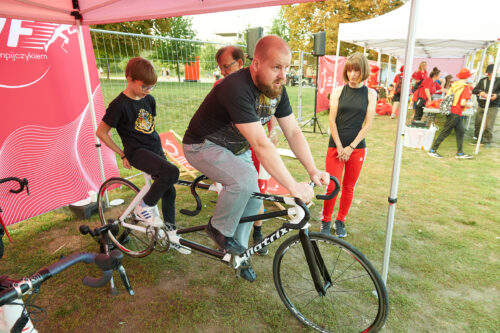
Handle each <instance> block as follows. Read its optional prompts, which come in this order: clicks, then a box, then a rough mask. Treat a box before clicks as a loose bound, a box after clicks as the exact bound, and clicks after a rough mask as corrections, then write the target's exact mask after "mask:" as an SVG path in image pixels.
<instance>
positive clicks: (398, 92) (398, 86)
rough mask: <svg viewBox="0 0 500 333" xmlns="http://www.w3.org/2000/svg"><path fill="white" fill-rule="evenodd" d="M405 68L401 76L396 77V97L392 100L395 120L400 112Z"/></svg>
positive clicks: (401, 70) (401, 71)
mask: <svg viewBox="0 0 500 333" xmlns="http://www.w3.org/2000/svg"><path fill="white" fill-rule="evenodd" d="M404 69H405V66H401V68H400V69H399V72H400V73H399V74H398V75H396V76H395V77H394V81H393V83H394V97H393V98H392V113H391V118H395V117H396V115H397V113H398V110H399V101H400V100H401V86H402V85H403V71H404Z"/></svg>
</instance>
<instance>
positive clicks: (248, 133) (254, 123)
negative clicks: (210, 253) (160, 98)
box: [183, 35, 329, 281]
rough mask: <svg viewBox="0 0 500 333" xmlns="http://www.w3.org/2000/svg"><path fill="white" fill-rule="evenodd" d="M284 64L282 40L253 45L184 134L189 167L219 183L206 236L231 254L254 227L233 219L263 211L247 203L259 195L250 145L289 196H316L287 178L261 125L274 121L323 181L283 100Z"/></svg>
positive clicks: (249, 272) (248, 275)
mask: <svg viewBox="0 0 500 333" xmlns="http://www.w3.org/2000/svg"><path fill="white" fill-rule="evenodd" d="M290 61H291V53H290V48H289V46H288V44H287V43H286V42H285V41H284V40H283V39H281V38H280V37H278V36H273V35H270V36H265V37H262V38H261V39H260V40H259V41H258V42H257V45H256V46H255V53H254V59H253V61H252V64H251V65H250V67H249V68H244V69H242V70H240V71H238V72H236V73H233V74H231V75H228V76H227V77H226V78H225V79H224V80H222V82H221V83H220V84H218V85H216V86H215V87H214V88H213V89H212V91H211V92H210V93H209V94H208V95H207V97H206V98H205V100H204V101H203V103H202V104H201V105H200V107H199V108H198V110H197V111H196V113H195V114H194V116H193V118H192V119H191V122H190V123H189V126H188V129H187V131H186V134H185V135H184V139H183V144H184V153H185V155H186V159H187V160H188V161H189V163H190V164H191V165H193V166H194V167H195V168H197V169H198V170H199V171H201V172H203V173H204V174H205V175H206V176H207V177H209V178H210V179H212V180H214V181H217V182H220V183H222V184H224V187H223V189H222V191H221V193H220V195H219V198H218V200H217V204H216V207H215V212H214V215H213V217H212V219H211V220H210V222H209V223H208V226H207V233H208V235H209V236H210V237H211V238H212V239H213V240H214V241H215V243H216V244H217V245H218V246H219V247H221V248H224V249H225V250H226V251H227V252H228V253H231V254H235V255H241V254H242V253H243V252H244V251H245V250H246V248H247V246H248V238H249V235H250V231H251V228H252V224H251V223H241V224H239V220H240V219H241V218H242V217H245V216H251V215H256V214H257V212H258V211H259V208H260V206H261V204H262V202H261V200H258V199H253V198H251V195H252V193H253V192H259V188H258V186H257V177H258V175H257V172H256V170H255V168H254V166H253V164H252V158H251V153H250V151H249V148H250V146H251V147H252V148H253V150H254V152H255V154H256V155H257V158H258V159H259V161H260V162H261V163H262V165H263V166H264V168H265V169H266V170H267V171H268V172H269V173H270V174H271V176H273V177H274V178H275V179H276V180H277V181H278V182H279V183H280V184H281V185H282V186H284V187H285V188H286V189H287V190H288V191H289V192H290V193H291V195H293V196H294V197H298V198H300V199H301V200H302V201H304V202H306V203H308V202H309V201H311V199H312V198H313V196H314V192H313V190H312V188H311V186H309V184H308V183H306V182H297V181H296V180H295V179H294V177H292V175H291V174H290V172H289V171H288V170H287V168H286V167H285V165H284V163H283V161H282V160H281V157H280V156H279V154H278V151H277V150H276V147H275V146H274V145H273V144H272V143H271V141H270V140H269V138H268V137H267V136H266V133H265V131H264V128H263V127H262V125H263V124H266V123H267V122H268V121H269V120H270V119H271V117H272V116H273V115H274V116H275V117H276V118H277V120H278V123H279V125H280V127H281V129H282V130H283V134H284V135H285V137H286V139H287V140H288V143H289V145H290V148H291V149H292V151H293V152H294V153H295V156H297V158H298V160H299V161H300V162H301V163H302V165H303V166H304V168H305V169H306V171H307V173H308V175H309V178H310V179H311V180H312V181H313V182H315V183H316V184H317V185H322V184H323V185H325V184H328V182H329V176H328V174H327V173H326V172H323V171H320V170H318V169H317V168H316V165H315V163H314V160H313V158H312V154H311V151H310V149H309V145H308V143H307V141H306V139H305V137H304V135H303V134H302V131H301V130H300V127H299V126H298V124H297V121H296V120H295V117H294V115H293V112H292V108H291V106H290V103H289V100H288V95H287V93H286V89H285V87H284V84H285V81H286V72H287V71H288V69H289V67H290ZM240 274H241V277H243V278H244V279H246V280H248V281H254V280H255V279H256V274H255V272H254V271H253V269H252V267H251V266H249V267H248V268H246V269H242V270H241V272H240Z"/></svg>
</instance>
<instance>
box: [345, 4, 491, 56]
mask: <svg viewBox="0 0 500 333" xmlns="http://www.w3.org/2000/svg"><path fill="white" fill-rule="evenodd" d="M498 7H499V5H498V1H497V0H475V1H473V2H471V1H469V0H438V1H435V0H420V1H419V22H418V25H417V27H416V30H415V39H416V40H415V49H414V57H424V58H452V57H456V58H464V57H465V56H466V55H468V54H469V53H471V52H474V51H477V50H478V49H483V48H486V47H488V45H489V44H491V43H493V42H495V41H496V40H497V38H498V37H499V32H500V21H499V19H498V9H499V8H498ZM409 17H410V3H409V2H408V3H406V4H404V5H403V6H401V7H399V8H398V9H395V10H393V11H391V12H389V13H387V14H384V15H381V16H378V17H375V18H372V19H369V20H365V21H360V22H355V23H343V24H340V25H339V40H341V41H343V42H348V43H353V44H356V45H360V46H363V47H366V48H368V49H377V50H379V51H380V52H381V53H383V54H389V55H391V56H395V57H399V58H402V57H404V55H405V50H406V44H407V41H408V40H407V36H408V18H409Z"/></svg>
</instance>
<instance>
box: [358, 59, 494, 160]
mask: <svg viewBox="0 0 500 333" xmlns="http://www.w3.org/2000/svg"><path fill="white" fill-rule="evenodd" d="M378 71H379V68H378V66H372V67H371V72H372V74H374V77H372V76H371V75H370V78H369V79H368V80H367V84H368V86H369V87H371V88H374V89H376V90H377V93H378V101H379V103H380V102H381V101H382V102H386V103H389V104H392V112H391V118H396V117H397V116H398V113H399V112H398V111H399V107H400V100H401V85H402V81H403V71H404V66H401V68H400V69H399V73H398V74H397V75H396V76H395V77H394V80H393V82H392V83H391V84H390V85H389V87H388V88H387V89H386V88H385V87H384V86H383V85H379V84H378V83H377V79H376V73H378ZM492 72H493V64H490V65H488V66H487V68H486V73H485V74H486V76H485V77H484V78H482V79H481V80H480V81H479V82H478V83H477V84H476V85H475V87H474V86H473V81H474V80H473V73H472V72H471V71H470V70H469V69H467V68H462V69H461V70H460V71H459V73H457V74H456V75H455V76H456V77H457V78H458V80H455V81H454V80H453V78H454V76H453V75H451V74H447V73H441V71H440V70H439V69H438V68H437V67H434V68H433V69H432V71H431V72H430V73H428V71H427V62H425V61H422V62H421V63H420V64H419V66H418V68H417V70H416V71H415V72H413V73H412V76H411V85H410V87H411V89H410V99H409V100H410V103H411V109H413V112H414V114H413V117H412V121H411V122H412V123H416V122H420V121H421V120H422V117H423V115H424V108H425V107H439V103H440V102H441V101H442V100H443V99H444V98H446V97H447V96H450V95H453V102H452V104H451V107H450V110H449V111H450V112H449V114H448V115H447V116H446V120H445V124H444V125H443V130H442V131H441V132H440V133H439V135H438V136H437V138H436V140H435V141H434V143H433V145H432V148H431V149H430V151H429V155H430V156H432V157H438V158H440V157H442V156H441V155H440V154H438V153H437V149H438V147H439V145H440V144H441V142H442V141H443V140H444V139H445V138H446V137H447V136H448V135H449V134H450V133H451V132H452V131H453V130H455V134H456V140H457V154H456V155H455V157H457V158H459V159H471V158H472V156H471V155H469V154H466V153H464V152H463V138H464V133H465V129H464V126H463V117H462V114H463V111H464V110H465V109H467V108H471V107H472V102H471V97H472V95H476V96H477V101H478V109H477V113H476V115H475V130H474V140H473V141H472V142H471V144H474V145H475V144H476V143H477V138H478V137H479V134H480V128H481V123H482V119H483V114H484V107H485V103H486V95H487V93H488V89H489V83H490V81H491V77H492ZM499 93H500V80H498V81H496V82H495V86H494V88H493V92H492V95H491V102H490V107H489V110H488V114H487V119H486V125H485V128H484V134H483V136H482V140H481V143H480V144H482V145H485V147H488V146H489V145H490V144H491V140H492V138H493V127H494V124H495V120H496V115H497V113H498V107H499V100H498V99H497V95H498V94H499ZM450 100H451V98H450ZM434 102H437V103H434Z"/></svg>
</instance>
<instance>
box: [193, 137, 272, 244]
mask: <svg viewBox="0 0 500 333" xmlns="http://www.w3.org/2000/svg"><path fill="white" fill-rule="evenodd" d="M183 149H184V154H185V155H186V159H187V160H188V162H189V163H190V164H191V165H192V166H194V167H195V168H196V169H198V170H199V171H200V172H202V173H203V174H204V175H206V176H207V177H209V178H210V179H211V180H213V181H216V182H219V183H221V184H223V189H222V191H221V192H220V194H219V199H218V200H217V205H216V206H215V211H214V214H213V217H212V226H214V227H215V228H216V229H217V230H219V231H220V232H221V233H222V234H223V235H224V236H226V237H234V238H235V239H236V240H237V241H238V242H239V243H240V244H241V245H243V246H244V247H248V238H249V236H250V231H251V229H252V225H253V223H252V222H248V223H241V224H239V223H238V222H239V220H240V218H241V217H245V216H251V215H256V214H258V212H259V208H260V206H261V205H262V200H259V199H252V198H250V196H251V194H252V193H253V192H257V193H259V185H258V182H257V178H258V175H257V171H256V170H255V167H254V165H253V163H252V154H251V152H250V151H246V152H245V153H243V154H241V155H235V154H233V153H232V152H231V151H230V150H228V149H226V148H224V147H222V146H219V145H217V144H215V143H213V142H211V141H209V140H205V142H203V143H200V144H191V145H189V144H184V145H183Z"/></svg>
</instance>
